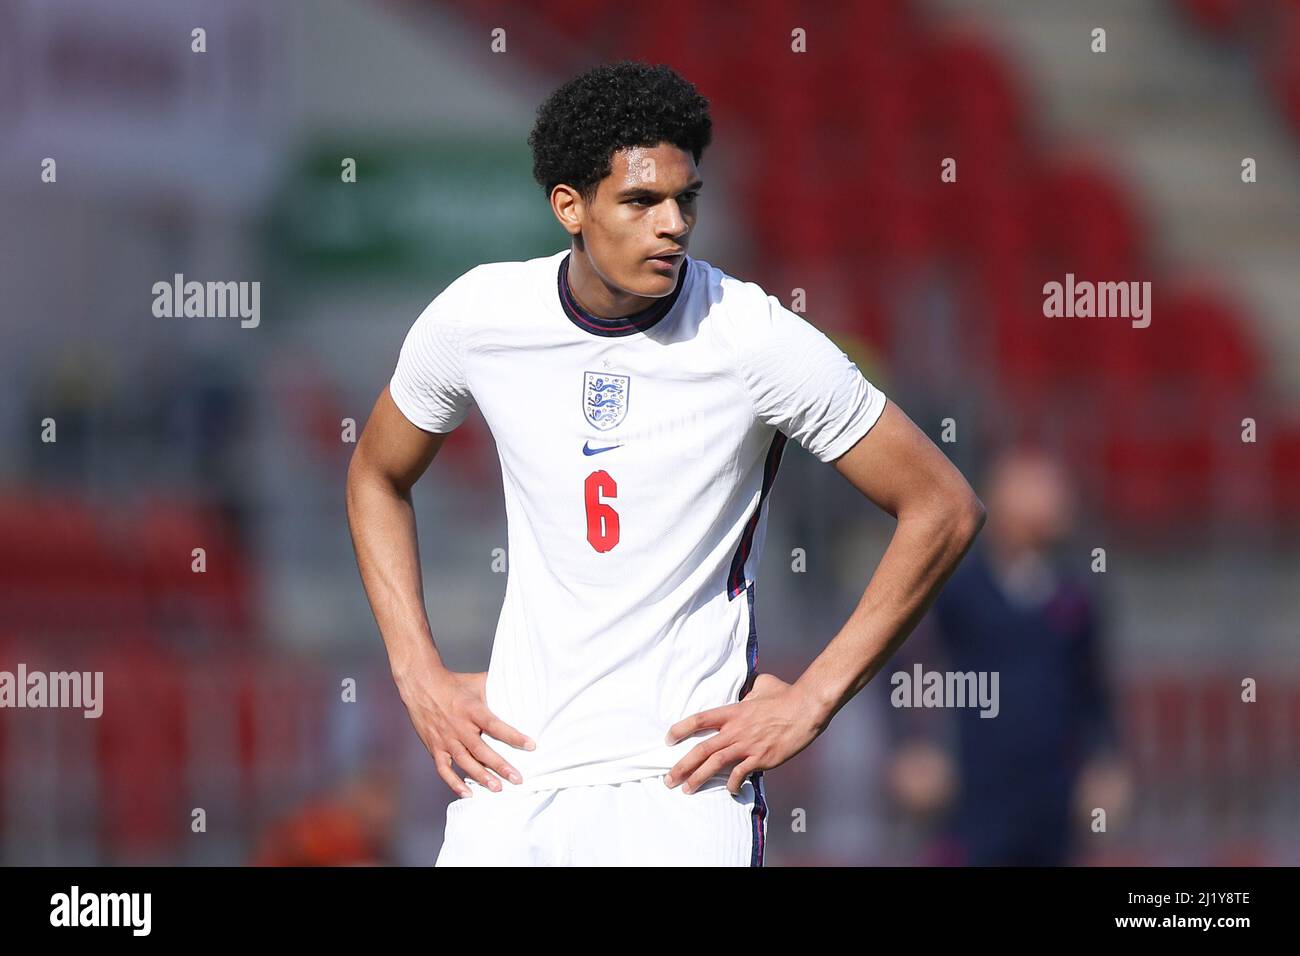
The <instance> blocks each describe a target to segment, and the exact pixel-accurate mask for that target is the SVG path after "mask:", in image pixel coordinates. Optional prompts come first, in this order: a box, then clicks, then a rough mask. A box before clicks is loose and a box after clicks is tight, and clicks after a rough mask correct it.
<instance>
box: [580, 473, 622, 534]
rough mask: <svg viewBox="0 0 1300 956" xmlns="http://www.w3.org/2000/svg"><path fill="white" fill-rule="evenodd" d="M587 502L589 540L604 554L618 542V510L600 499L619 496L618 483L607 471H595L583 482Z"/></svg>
mask: <svg viewBox="0 0 1300 956" xmlns="http://www.w3.org/2000/svg"><path fill="white" fill-rule="evenodd" d="M583 492H584V496H585V498H586V503H587V541H588V542H590V544H591V546H592V547H593V548H595V549H596V550H597V551H599V552H601V553H602V554H604V553H605V552H606V551H608V550H610V549H611V548H613V547H614V545H616V544H618V512H617V511H615V510H614V509H613V508H612V507H610V506H609V505H607V504H606V503H605V502H603V501H601V500H600V496H601V495H602V494H604V495H608V496H609V497H610V498H617V497H618V485H617V484H616V483H615V482H614V479H613V478H611V477H610V476H609V472H607V471H593V472H592V473H591V474H590V475H588V476H587V480H586V481H585V482H584V483H583Z"/></svg>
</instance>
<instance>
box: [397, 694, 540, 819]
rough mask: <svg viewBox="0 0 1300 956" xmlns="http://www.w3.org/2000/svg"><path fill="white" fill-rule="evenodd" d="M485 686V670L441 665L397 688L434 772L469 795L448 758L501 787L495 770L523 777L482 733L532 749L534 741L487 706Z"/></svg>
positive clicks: (487, 784)
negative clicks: (423, 677)
mask: <svg viewBox="0 0 1300 956" xmlns="http://www.w3.org/2000/svg"><path fill="white" fill-rule="evenodd" d="M486 691H487V672H486V671H481V672H478V673H471V674H461V673H457V672H455V671H450V670H446V669H439V670H438V671H436V672H435V673H434V674H433V675H432V676H431V677H430V678H429V679H427V680H422V681H416V682H413V683H412V684H410V685H408V686H407V687H406V688H403V689H401V695H402V702H403V703H405V704H406V712H407V714H408V715H409V716H410V718H411V723H412V724H414V725H415V731H416V733H418V734H419V735H420V739H421V740H422V741H423V742H424V746H425V747H426V748H427V749H428V751H429V753H430V754H431V755H432V756H433V762H434V763H435V764H436V765H437V767H438V775H439V776H440V777H442V779H443V781H444V782H445V783H446V784H447V786H449V787H451V789H452V790H453V791H454V792H455V793H457V794H459V795H460V796H462V797H468V796H470V790H469V787H468V786H466V783H465V781H464V780H463V779H461V777H460V775H458V774H457V773H456V771H455V770H453V769H452V764H453V763H454V764H456V765H458V766H459V767H460V768H461V770H462V771H464V773H465V775H466V776H468V777H471V778H473V779H474V780H476V781H478V782H479V783H481V784H482V785H483V786H485V787H487V788H489V789H491V790H495V791H499V790H500V789H501V787H502V784H501V781H500V779H498V777H497V776H496V774H500V775H501V776H502V777H505V778H506V779H508V780H510V781H511V782H512V783H516V784H517V783H522V782H523V777H521V776H520V774H519V771H518V770H516V769H515V768H514V767H512V766H510V764H509V763H507V762H506V760H505V758H504V757H502V756H501V755H500V754H498V753H497V752H496V751H494V750H492V748H490V747H489V746H488V745H487V744H486V743H484V741H483V734H484V733H486V734H489V735H490V736H492V737H495V738H496V739H497V740H501V741H504V742H505V743H508V744H510V745H511V746H512V747H518V748H519V749H521V750H535V749H536V746H537V745H536V744H535V743H533V741H532V739H531V738H529V737H527V736H526V735H524V734H522V733H520V732H519V731H518V730H516V729H515V728H514V727H511V726H510V725H509V724H507V723H506V722H505V721H503V720H501V719H500V718H499V717H497V716H496V715H495V714H493V713H492V712H491V711H490V710H488V706H487V693H486ZM493 771H495V773H493Z"/></svg>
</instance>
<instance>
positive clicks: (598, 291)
mask: <svg viewBox="0 0 1300 956" xmlns="http://www.w3.org/2000/svg"><path fill="white" fill-rule="evenodd" d="M567 282H568V287H569V293H570V294H571V295H572V296H573V297H574V298H575V299H576V300H577V301H578V305H580V306H581V307H582V308H583V309H585V310H586V311H587V312H590V313H591V314H592V315H597V316H600V317H601V318H603V319H619V318H622V317H624V316H628V315H634V314H636V313H637V312H642V311H644V310H646V309H648V308H650V307H651V306H652V305H654V304H655V302H656V301H657V300H656V299H655V298H653V297H652V296H642V295H632V294H630V293H628V292H624V291H623V290H622V289H615V288H612V287H610V286H609V285H608V284H607V283H606V282H605V280H604V279H602V278H601V277H600V275H599V274H597V272H596V270H595V269H593V268H592V266H591V262H590V260H588V259H587V256H586V254H585V253H583V252H581V251H580V250H578V249H573V250H572V251H571V252H570V255H569V268H568V276H567Z"/></svg>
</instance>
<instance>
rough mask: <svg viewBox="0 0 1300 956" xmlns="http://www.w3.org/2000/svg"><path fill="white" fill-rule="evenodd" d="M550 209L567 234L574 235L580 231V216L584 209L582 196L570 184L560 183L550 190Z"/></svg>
mask: <svg viewBox="0 0 1300 956" xmlns="http://www.w3.org/2000/svg"><path fill="white" fill-rule="evenodd" d="M551 211H552V212H553V213H555V218H556V219H558V220H559V221H560V225H561V226H563V227H564V230H565V231H566V232H567V233H568V234H569V235H571V236H576V235H577V234H578V233H580V232H581V231H582V217H583V214H584V213H585V211H586V209H585V206H584V203H583V200H582V196H581V195H580V194H579V193H578V191H577V190H576V189H574V188H573V187H572V186H566V185H564V183H560V184H559V185H558V186H556V187H555V188H554V189H552V190H551Z"/></svg>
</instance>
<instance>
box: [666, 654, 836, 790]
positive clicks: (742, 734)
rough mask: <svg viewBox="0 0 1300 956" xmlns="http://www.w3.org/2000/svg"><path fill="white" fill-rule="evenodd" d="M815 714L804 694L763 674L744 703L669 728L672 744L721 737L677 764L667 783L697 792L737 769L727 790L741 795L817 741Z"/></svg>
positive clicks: (729, 778) (719, 709)
mask: <svg viewBox="0 0 1300 956" xmlns="http://www.w3.org/2000/svg"><path fill="white" fill-rule="evenodd" d="M815 712H816V708H815V707H814V706H813V705H812V702H811V701H809V700H808V699H807V698H806V696H805V693H804V691H803V690H802V689H800V688H797V687H795V685H793V684H787V683H786V682H785V681H783V680H781V678H779V677H774V676H772V675H771V674H759V675H758V676H757V677H756V678H755V679H754V686H753V687H752V688H751V689H750V691H749V693H748V694H747V695H745V697H744V699H743V700H740V701H737V702H736V703H734V704H727V705H725V706H723V707H715V708H713V709H712V710H704V711H700V712H699V713H698V714H693V715H691V716H690V717H686V718H684V719H682V720H679V721H678V722H677V723H675V724H673V725H672V727H670V728H669V729H668V736H667V738H666V742H667V743H669V744H674V743H676V742H677V741H679V740H682V739H683V738H686V737H689V736H691V735H692V734H697V733H700V732H701V731H704V730H713V729H716V730H717V731H718V732H717V733H716V734H714V735H713V736H711V737H709V738H708V739H707V740H703V741H701V742H700V743H699V745H698V746H696V747H695V748H694V749H693V750H691V752H690V753H688V754H687V755H686V756H684V757H683V758H682V759H681V760H679V761H677V763H676V764H675V765H674V766H673V768H672V770H670V771H669V772H668V775H667V776H666V777H665V779H664V783H665V784H667V785H668V786H669V787H675V786H677V785H678V784H679V783H682V782H683V781H685V783H684V785H683V787H682V789H683V790H684V791H685V792H686V793H691V792H693V791H694V790H697V789H698V788H699V787H700V786H701V785H702V784H704V783H705V782H706V781H707V780H708V779H709V778H710V777H713V776H714V775H716V774H718V773H720V772H722V771H723V769H724V768H726V767H733V769H732V771H731V774H730V776H729V777H728V779H727V789H728V790H730V791H731V792H732V793H733V794H739V793H740V788H741V787H742V786H744V783H745V778H746V777H747V776H749V774H751V773H752V772H754V771H755V770H769V769H771V768H772V767H779V766H780V765H781V764H783V763H785V762H786V761H787V760H789V759H790V758H791V757H793V756H794V755H795V754H797V753H799V752H800V751H801V750H803V749H804V748H805V747H807V746H808V745H809V744H810V743H812V742H813V741H814V740H816V739H817V736H818V734H820V733H821V729H820V728H819V727H818V726H817V723H816V721H815V720H814V719H813V716H812V715H813V714H814V713H815Z"/></svg>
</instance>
